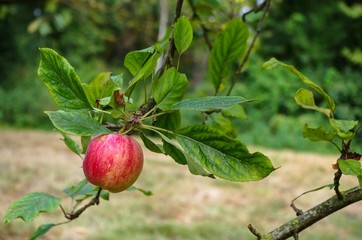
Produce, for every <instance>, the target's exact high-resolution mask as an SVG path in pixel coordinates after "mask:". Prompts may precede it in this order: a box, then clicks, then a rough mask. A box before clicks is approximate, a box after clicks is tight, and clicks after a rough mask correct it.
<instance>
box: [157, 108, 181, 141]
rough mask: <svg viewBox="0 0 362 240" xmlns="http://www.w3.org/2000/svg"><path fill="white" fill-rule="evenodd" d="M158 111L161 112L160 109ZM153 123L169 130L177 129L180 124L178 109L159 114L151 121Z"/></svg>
mask: <svg viewBox="0 0 362 240" xmlns="http://www.w3.org/2000/svg"><path fill="white" fill-rule="evenodd" d="M159 111H160V112H161V111H162V110H159ZM153 125H154V126H156V127H159V128H163V129H166V130H171V131H175V130H177V129H179V127H180V125H181V114H180V111H170V112H167V113H165V114H162V115H160V116H157V117H156V121H155V122H154V123H153ZM166 135H167V134H166Z"/></svg>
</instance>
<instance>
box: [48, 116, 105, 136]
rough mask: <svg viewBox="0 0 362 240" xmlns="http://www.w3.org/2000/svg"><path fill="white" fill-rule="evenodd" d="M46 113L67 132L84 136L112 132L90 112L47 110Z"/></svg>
mask: <svg viewBox="0 0 362 240" xmlns="http://www.w3.org/2000/svg"><path fill="white" fill-rule="evenodd" d="M45 113H46V114H47V115H48V116H49V118H50V120H51V121H52V123H53V125H54V126H55V127H56V128H57V129H59V130H60V131H62V132H65V133H69V134H75V135H82V136H92V135H100V134H109V133H112V132H111V131H110V130H108V129H107V128H105V127H104V126H102V124H100V123H99V122H98V121H96V120H95V119H93V118H92V117H91V116H89V114H88V113H86V112H83V111H72V112H65V111H63V110H59V111H56V112H52V111H47V112H45Z"/></svg>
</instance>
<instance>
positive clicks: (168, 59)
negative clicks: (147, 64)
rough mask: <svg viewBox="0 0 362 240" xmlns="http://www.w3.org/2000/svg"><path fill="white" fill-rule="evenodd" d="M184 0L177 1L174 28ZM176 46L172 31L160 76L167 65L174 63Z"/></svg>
mask: <svg viewBox="0 0 362 240" xmlns="http://www.w3.org/2000/svg"><path fill="white" fill-rule="evenodd" d="M183 2H184V1H183V0H178V1H177V3H176V9H175V15H174V18H173V23H172V28H173V25H174V24H175V23H176V22H177V19H178V18H179V17H180V16H181V10H182V4H183ZM175 52H176V47H175V43H174V37H173V31H171V33H170V37H169V38H168V47H167V50H166V53H165V58H164V61H163V63H162V66H161V68H160V76H161V75H162V74H163V72H164V71H165V70H166V68H167V67H170V66H172V65H173V59H174V57H175Z"/></svg>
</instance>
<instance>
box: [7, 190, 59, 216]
mask: <svg viewBox="0 0 362 240" xmlns="http://www.w3.org/2000/svg"><path fill="white" fill-rule="evenodd" d="M59 204H60V198H58V197H54V196H51V195H48V194H46V193H40V192H33V193H29V194H27V195H25V196H23V197H22V198H20V199H19V200H17V201H15V202H13V203H12V204H11V205H10V206H9V208H8V210H7V213H6V215H5V217H4V219H3V222H4V223H8V222H10V221H11V220H13V219H15V218H21V219H23V220H24V221H25V222H27V223H29V222H32V221H33V220H34V218H36V217H37V216H38V215H39V214H40V213H43V212H53V211H54V210H55V209H56V208H57V207H58V206H59Z"/></svg>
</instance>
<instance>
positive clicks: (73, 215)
mask: <svg viewBox="0 0 362 240" xmlns="http://www.w3.org/2000/svg"><path fill="white" fill-rule="evenodd" d="M101 192H102V188H99V189H98V192H97V194H96V195H95V196H94V198H92V200H91V201H90V202H89V203H87V204H86V205H84V206H83V207H82V208H79V209H78V210H77V211H72V212H71V213H66V212H65V211H64V209H63V207H62V206H61V205H60V208H61V209H62V211H63V213H64V216H65V218H66V219H68V220H70V221H72V220H74V219H76V218H78V217H79V216H80V215H81V214H82V213H83V212H84V211H85V210H86V209H87V208H89V207H91V206H93V205H98V204H99V197H100V195H101Z"/></svg>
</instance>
